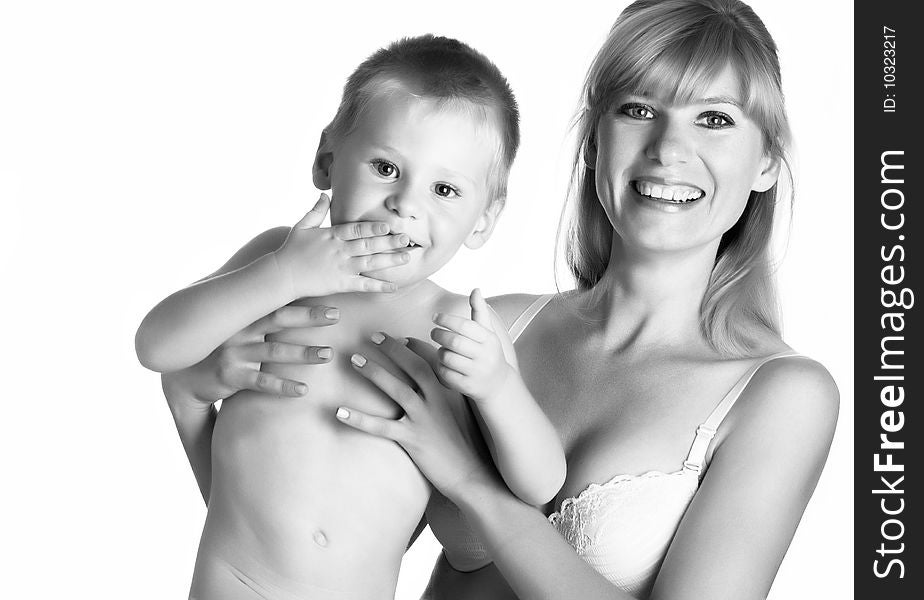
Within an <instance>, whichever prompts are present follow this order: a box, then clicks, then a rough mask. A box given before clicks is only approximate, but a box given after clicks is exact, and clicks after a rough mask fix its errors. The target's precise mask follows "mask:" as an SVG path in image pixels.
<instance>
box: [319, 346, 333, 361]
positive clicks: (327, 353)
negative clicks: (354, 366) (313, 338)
mask: <svg viewBox="0 0 924 600" xmlns="http://www.w3.org/2000/svg"><path fill="white" fill-rule="evenodd" d="M333 355H334V352H333V351H332V350H331V349H330V348H319V349H318V358H323V359H324V360H327V359H328V358H330V357H331V356H333Z"/></svg>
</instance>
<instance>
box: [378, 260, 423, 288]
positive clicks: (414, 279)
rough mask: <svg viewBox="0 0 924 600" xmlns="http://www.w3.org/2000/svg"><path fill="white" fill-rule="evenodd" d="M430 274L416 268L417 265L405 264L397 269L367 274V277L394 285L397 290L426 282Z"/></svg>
mask: <svg viewBox="0 0 924 600" xmlns="http://www.w3.org/2000/svg"><path fill="white" fill-rule="evenodd" d="M431 274H432V273H430V272H429V271H425V270H422V269H420V268H418V266H417V265H415V264H413V262H412V263H411V264H406V265H398V266H397V267H388V268H387V269H380V270H378V271H372V272H370V273H368V276H369V277H372V278H374V279H379V280H381V281H387V282H389V283H393V284H395V285H396V286H397V287H398V289H401V288H406V287H410V286H412V285H414V284H416V283H420V282H421V281H424V280H426V279H427V278H428V277H429V276H430V275H431Z"/></svg>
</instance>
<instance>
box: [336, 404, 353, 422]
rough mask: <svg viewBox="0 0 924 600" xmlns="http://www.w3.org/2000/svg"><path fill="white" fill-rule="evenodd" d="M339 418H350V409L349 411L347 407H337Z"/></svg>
mask: <svg viewBox="0 0 924 600" xmlns="http://www.w3.org/2000/svg"><path fill="white" fill-rule="evenodd" d="M337 418H338V419H349V418H350V411H348V410H347V409H345V408H343V407H342V406H341V407H340V408H338V409H337Z"/></svg>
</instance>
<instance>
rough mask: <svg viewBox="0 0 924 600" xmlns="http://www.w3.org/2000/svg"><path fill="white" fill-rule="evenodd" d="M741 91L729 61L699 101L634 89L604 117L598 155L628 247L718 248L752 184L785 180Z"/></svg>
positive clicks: (600, 184)
mask: <svg viewBox="0 0 924 600" xmlns="http://www.w3.org/2000/svg"><path fill="white" fill-rule="evenodd" d="M739 90H740V85H739V81H738V76H737V74H736V73H735V71H734V70H733V69H732V68H731V67H730V66H729V67H726V68H725V69H724V70H723V71H721V72H720V74H719V75H718V76H717V77H716V78H715V79H714V80H713V81H712V82H711V84H710V85H709V86H708V87H707V89H706V91H705V93H704V94H703V97H702V98H696V99H694V100H692V101H691V103H690V104H673V103H672V102H671V100H670V99H665V98H660V97H657V96H651V95H644V94H643V95H625V96H621V97H619V98H617V101H616V103H615V104H614V108H613V110H611V111H610V112H608V113H606V114H605V115H603V117H601V119H600V121H599V123H598V124H597V129H596V149H595V150H592V151H591V152H590V154H589V156H588V162H589V163H590V164H593V165H595V173H596V189H597V195H598V197H599V198H600V202H601V203H602V204H603V208H604V210H605V211H606V214H607V216H608V217H609V220H610V223H611V224H612V226H613V228H614V229H615V230H616V233H617V234H618V235H619V237H620V238H621V240H622V242H623V243H624V244H625V245H626V246H631V247H635V248H638V249H645V250H653V251H681V250H690V249H695V248H699V247H704V246H708V245H710V244H715V246H716V247H717V246H718V242H719V240H720V239H721V236H722V234H723V233H725V232H726V231H728V230H729V229H730V228H731V227H732V226H733V225H734V224H735V222H737V220H738V218H739V217H740V216H741V213H742V211H743V210H744V207H745V205H746V203H747V200H748V196H749V195H750V192H751V190H756V191H766V190H767V189H769V188H770V187H772V186H773V184H774V183H776V179H777V175H778V173H779V165H778V162H777V161H776V160H773V159H771V158H770V157H769V156H767V155H766V154H765V152H764V143H763V135H762V133H761V131H760V129H759V128H758V126H757V124H756V123H754V122H753V121H751V120H750V119H749V118H748V117H747V116H746V115H745V114H744V112H743V110H742V98H740V97H739V96H740V92H739Z"/></svg>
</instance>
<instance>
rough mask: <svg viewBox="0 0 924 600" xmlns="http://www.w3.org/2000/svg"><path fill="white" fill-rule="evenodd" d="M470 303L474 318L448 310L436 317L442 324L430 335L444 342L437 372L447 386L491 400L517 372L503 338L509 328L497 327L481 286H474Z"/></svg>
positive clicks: (438, 341) (474, 398)
mask: <svg viewBox="0 0 924 600" xmlns="http://www.w3.org/2000/svg"><path fill="white" fill-rule="evenodd" d="M469 305H470V306H471V307H472V318H471V319H466V318H464V317H460V316H457V315H451V314H446V313H437V314H436V315H435V316H434V318H433V322H434V323H435V324H436V325H439V326H440V327H437V328H435V329H433V330H432V331H431V332H430V338H431V339H432V340H433V341H434V342H436V343H437V344H439V345H440V349H439V351H438V352H437V355H438V356H439V366H438V367H437V369H436V374H437V375H438V376H439V378H440V381H442V382H443V383H444V384H445V385H446V386H447V387H449V388H450V389H453V390H456V391H457V392H461V393H463V394H465V395H466V396H468V397H469V398H471V399H472V400H474V401H475V402H479V403H481V402H490V401H492V398H493V396H495V395H496V394H497V393H498V392H499V391H501V390H502V389H503V387H504V383H505V382H506V381H507V379H508V377H510V376H511V375H512V374H514V372H515V369H514V367H513V366H512V365H511V364H510V363H508V361H507V357H506V356H505V353H504V342H503V341H502V339H501V336H507V332H506V330H504V329H500V330H499V331H498V329H497V328H495V327H494V324H493V323H492V312H493V311H492V309H491V307H490V306H488V303H487V302H485V300H484V297H483V296H482V295H481V291H480V290H478V289H474V290H472V293H471V295H470V296H469ZM441 328H442V329H441ZM506 339H507V341H508V343H507V347H509V348H512V347H513V344H512V343H510V342H509V337H507V338H506Z"/></svg>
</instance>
